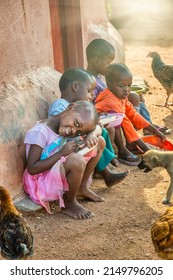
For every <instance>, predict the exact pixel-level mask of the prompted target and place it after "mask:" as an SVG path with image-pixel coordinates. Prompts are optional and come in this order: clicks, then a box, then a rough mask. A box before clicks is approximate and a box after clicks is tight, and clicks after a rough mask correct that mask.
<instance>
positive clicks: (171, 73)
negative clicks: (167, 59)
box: [147, 52, 173, 107]
mask: <svg viewBox="0 0 173 280" xmlns="http://www.w3.org/2000/svg"><path fill="white" fill-rule="evenodd" d="M147 56H148V57H152V59H153V60H152V64H151V68H152V70H153V74H154V76H155V78H156V79H157V80H158V81H159V82H160V83H161V85H162V86H163V87H164V89H165V90H166V93H167V98H166V101H165V104H164V106H165V107H168V106H169V105H173V103H170V104H169V103H168V100H169V97H170V94H171V93H172V92H173V65H167V64H165V63H164V62H163V61H162V60H161V57H160V55H159V54H158V53H157V52H149V54H148V55H147Z"/></svg>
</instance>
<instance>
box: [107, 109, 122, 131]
mask: <svg viewBox="0 0 173 280" xmlns="http://www.w3.org/2000/svg"><path fill="white" fill-rule="evenodd" d="M109 115H111V116H116V119H115V121H113V122H110V123H109V124H108V125H107V126H106V128H109V127H116V126H119V125H120V124H121V123H122V120H123V118H124V116H125V115H124V114H122V113H109Z"/></svg>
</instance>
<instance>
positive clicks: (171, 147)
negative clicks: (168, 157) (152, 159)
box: [142, 135, 173, 151]
mask: <svg viewBox="0 0 173 280" xmlns="http://www.w3.org/2000/svg"><path fill="white" fill-rule="evenodd" d="M142 140H143V141H144V142H145V143H148V144H150V145H152V146H156V147H158V148H159V149H160V150H165V151H173V144H172V143H171V142H170V141H168V140H165V141H164V142H162V140H161V139H160V138H159V137H157V136H154V135H149V136H143V137H142Z"/></svg>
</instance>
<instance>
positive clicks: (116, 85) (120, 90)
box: [108, 73, 132, 99]
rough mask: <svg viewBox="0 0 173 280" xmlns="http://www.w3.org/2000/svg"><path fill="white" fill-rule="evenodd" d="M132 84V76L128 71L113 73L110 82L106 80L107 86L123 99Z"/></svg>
mask: <svg viewBox="0 0 173 280" xmlns="http://www.w3.org/2000/svg"><path fill="white" fill-rule="evenodd" d="M131 84H132V76H131V75H130V74H129V73H122V74H119V75H117V74H116V75H115V79H114V81H113V82H112V83H110V82H108V88H109V90H110V91H112V92H113V93H114V94H115V95H116V96H117V97H118V98H120V99H125V98H126V97H128V95H129V93H130V89H131Z"/></svg>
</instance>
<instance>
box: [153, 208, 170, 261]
mask: <svg viewBox="0 0 173 280" xmlns="http://www.w3.org/2000/svg"><path fill="white" fill-rule="evenodd" d="M151 238H152V242H153V244H154V247H155V251H156V252H157V254H158V256H159V257H161V258H163V259H169V260H173V207H169V208H168V209H167V210H166V212H165V213H164V214H163V215H161V216H160V217H159V218H158V220H157V221H155V223H153V224H152V225H151Z"/></svg>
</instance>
